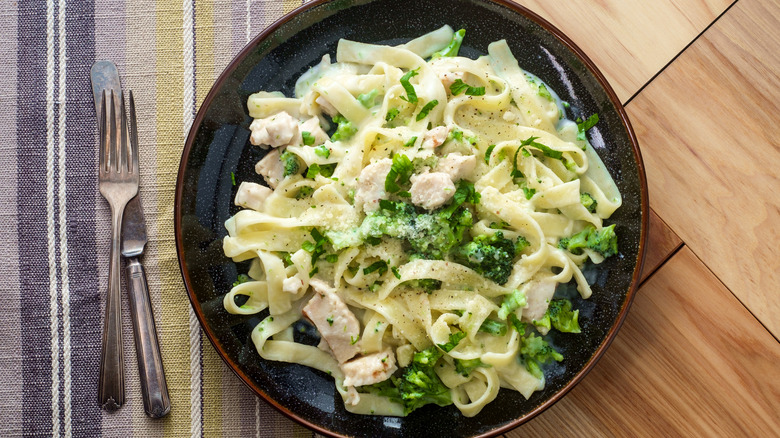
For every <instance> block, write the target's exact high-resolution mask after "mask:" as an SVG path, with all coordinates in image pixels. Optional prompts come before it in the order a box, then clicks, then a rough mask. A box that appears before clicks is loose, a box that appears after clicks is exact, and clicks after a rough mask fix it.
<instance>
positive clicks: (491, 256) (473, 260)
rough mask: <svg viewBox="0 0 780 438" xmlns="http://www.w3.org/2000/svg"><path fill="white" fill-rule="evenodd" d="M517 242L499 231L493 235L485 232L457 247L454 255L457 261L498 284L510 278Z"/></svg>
mask: <svg viewBox="0 0 780 438" xmlns="http://www.w3.org/2000/svg"><path fill="white" fill-rule="evenodd" d="M515 248H516V245H515V242H512V241H511V240H509V239H507V238H505V237H504V233H503V232H501V231H497V232H496V233H495V234H493V235H492V236H490V235H487V234H483V235H479V236H477V237H475V238H474V240H472V241H471V242H469V243H467V244H465V245H463V246H461V247H459V248H457V249H456V250H455V252H454V254H453V255H454V257H455V259H456V260H457V261H459V262H461V263H463V264H464V265H466V266H468V267H470V268H471V269H473V270H475V271H477V272H478V273H480V274H482V276H484V277H485V278H487V279H489V280H492V281H494V282H496V283H498V284H504V283H506V281H507V280H508V279H509V275H510V274H511V273H512V267H513V266H514V259H515V255H516V249H515Z"/></svg>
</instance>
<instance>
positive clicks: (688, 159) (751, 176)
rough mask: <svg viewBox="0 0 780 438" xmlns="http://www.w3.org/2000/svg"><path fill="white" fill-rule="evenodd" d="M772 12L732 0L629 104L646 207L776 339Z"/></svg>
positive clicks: (776, 108) (779, 182) (778, 29)
mask: <svg viewBox="0 0 780 438" xmlns="http://www.w3.org/2000/svg"><path fill="white" fill-rule="evenodd" d="M778 41H780V4H778V3H777V2H762V1H759V0H742V1H740V2H739V3H737V4H736V5H735V6H734V7H733V8H732V9H731V10H729V12H728V14H726V15H725V16H724V17H723V18H722V19H721V20H719V21H718V22H717V23H716V24H715V25H714V26H713V27H712V28H710V29H709V30H708V31H707V32H706V33H705V34H704V35H703V37H702V38H701V39H700V40H697V41H696V43H695V44H693V45H692V46H691V47H690V48H689V49H688V50H686V51H685V53H683V54H682V55H681V56H680V58H678V59H677V60H676V61H675V62H674V63H673V64H672V65H671V66H670V67H669V68H668V69H667V70H665V71H664V72H663V74H661V75H660V76H659V77H658V78H656V79H655V80H654V81H653V82H652V83H651V84H650V85H649V86H648V87H647V88H646V89H645V90H643V91H642V93H641V94H640V95H639V96H638V97H637V98H636V99H634V101H632V102H631V103H630V104H629V105H628V107H627V109H628V112H629V114H630V116H631V120H632V122H633V125H634V128H635V129H636V132H637V136H638V137H639V141H640V145H641V147H642V153H643V157H644V161H645V165H646V168H647V179H648V183H649V187H650V205H651V206H652V207H653V208H654V209H655V211H656V212H657V213H658V215H659V216H660V217H661V218H663V219H664V221H665V222H666V223H667V224H668V225H669V226H670V227H671V228H672V229H673V230H674V231H675V232H676V233H677V234H678V235H679V236H680V238H682V240H683V241H684V242H685V243H686V244H687V245H688V246H690V248H691V249H692V250H693V252H695V253H696V255H697V256H698V257H699V258H701V259H702V261H704V263H705V264H706V265H707V266H708V267H709V268H710V269H711V270H712V271H713V272H714V273H715V275H717V276H718V277H719V278H720V279H721V281H723V282H724V283H725V284H726V286H728V288H729V289H731V291H732V292H733V293H734V294H735V295H736V296H737V297H738V298H739V299H740V300H741V301H742V302H743V303H744V304H745V305H746V306H747V307H748V308H749V309H750V310H751V311H752V312H753V313H754V314H755V315H756V317H758V318H759V319H760V320H761V322H762V323H763V324H764V325H766V327H767V328H768V329H769V330H770V331H771V332H772V333H774V335H775V336H776V337H777V336H780V317H778V315H779V314H780V294H779V293H778V291H780V286H778V285H779V284H780V257H778V254H779V252H778V249H777V248H778V241H780V190H779V189H780V177H779V175H780V172H779V171H778V169H777V163H780V124H778V114H780V104H779V102H780V45H779V43H778Z"/></svg>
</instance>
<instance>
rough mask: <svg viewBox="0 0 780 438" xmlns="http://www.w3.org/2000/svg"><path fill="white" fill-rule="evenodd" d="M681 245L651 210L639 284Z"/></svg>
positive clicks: (672, 232) (680, 241)
mask: <svg viewBox="0 0 780 438" xmlns="http://www.w3.org/2000/svg"><path fill="white" fill-rule="evenodd" d="M682 244H683V242H682V240H680V238H679V237H677V235H676V234H674V231H672V229H671V228H669V226H668V225H666V223H665V222H664V221H663V219H661V218H660V217H658V215H657V214H656V213H655V211H653V209H652V208H651V209H650V227H649V230H648V232H647V250H646V252H645V264H644V266H643V267H642V274H641V276H640V282H642V281H645V279H646V278H647V277H648V276H650V274H652V273H653V272H655V270H656V269H658V268H659V267H660V266H661V264H663V262H665V261H666V259H668V258H669V257H670V256H671V255H672V253H674V252H675V251H676V250H677V248H679V247H680V245H682Z"/></svg>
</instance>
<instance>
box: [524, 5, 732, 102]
mask: <svg viewBox="0 0 780 438" xmlns="http://www.w3.org/2000/svg"><path fill="white" fill-rule="evenodd" d="M732 1H733V0H695V1H691V0H654V1H651V2H648V1H625V0H599V1H593V0H568V1H549V0H515V2H517V3H519V4H521V5H523V6H526V7H527V8H529V9H531V10H532V11H534V12H536V13H537V14H539V15H541V16H542V17H544V18H545V19H546V20H548V21H550V22H551V23H552V24H553V25H555V26H556V27H558V28H559V29H561V30H562V31H563V32H564V33H565V34H566V35H568V36H569V37H570V38H571V39H572V40H574V42H575V44H577V45H578V46H580V48H582V50H584V51H585V53H586V54H587V55H588V56H589V57H590V58H591V59H592V60H593V61H594V62H595V63H596V65H597V66H598V67H599V69H600V70H601V71H602V73H604V76H606V78H607V80H608V81H609V82H610V84H611V85H612V87H613V88H614V89H615V92H616V93H617V95H618V97H619V98H620V99H621V101H622V102H625V101H626V100H627V99H628V98H629V97H631V96H632V95H633V94H634V93H635V92H636V91H637V90H639V89H640V88H641V87H642V86H643V85H644V84H645V83H647V82H648V81H649V80H650V79H651V78H652V77H653V76H654V75H655V74H656V73H658V71H660V70H661V69H662V68H663V67H664V66H665V65H666V64H667V63H668V62H669V61H671V60H672V59H673V58H674V57H675V56H677V54H678V53H680V51H681V50H683V49H684V48H685V46H687V45H688V44H689V43H690V42H691V41H693V39H694V38H695V37H696V36H697V35H698V34H699V33H701V31H702V30H704V29H705V28H706V27H707V26H708V25H709V24H710V23H711V22H712V21H713V20H714V19H715V18H716V17H717V16H718V15H719V14H720V13H721V12H723V11H724V10H725V9H726V8H727V7H728V6H729V5H730V4H731V3H732Z"/></svg>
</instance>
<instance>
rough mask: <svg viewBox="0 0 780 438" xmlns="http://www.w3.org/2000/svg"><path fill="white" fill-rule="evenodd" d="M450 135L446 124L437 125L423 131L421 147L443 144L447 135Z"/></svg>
mask: <svg viewBox="0 0 780 438" xmlns="http://www.w3.org/2000/svg"><path fill="white" fill-rule="evenodd" d="M448 135H450V128H449V127H447V126H437V127H435V128H433V129H431V130H430V131H428V132H426V133H425V136H424V137H423V142H422V147H423V148H428V149H435V148H437V147H439V146H441V145H443V144H444V142H445V141H447V136H448Z"/></svg>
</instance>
